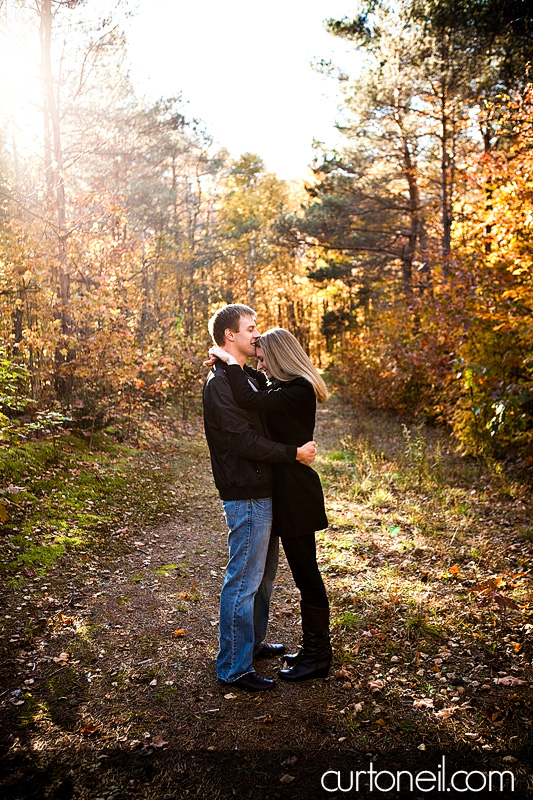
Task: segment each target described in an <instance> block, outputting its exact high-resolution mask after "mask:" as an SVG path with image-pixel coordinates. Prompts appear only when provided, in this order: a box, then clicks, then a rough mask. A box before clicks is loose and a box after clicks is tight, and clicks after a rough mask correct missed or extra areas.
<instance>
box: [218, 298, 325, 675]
mask: <svg viewBox="0 0 533 800" xmlns="http://www.w3.org/2000/svg"><path fill="white" fill-rule="evenodd" d="M209 331H210V333H211V336H212V338H213V340H214V341H215V342H216V346H215V347H212V348H211V350H210V351H209V353H210V356H211V360H210V361H209V362H206V363H208V364H211V365H212V366H211V370H210V372H209V375H208V377H207V379H206V382H205V384H204V390H203V404H204V425H205V434H206V439H207V443H208V445H209V451H210V455H211V466H212V470H213V476H214V479H215V484H216V487H217V489H218V492H219V494H220V497H221V499H222V503H223V506H224V514H225V517H226V522H227V525H228V529H229V533H228V545H229V561H228V564H227V567H226V577H225V580H224V585H223V587H222V591H221V594H220V633H219V651H218V656H217V675H218V679H219V682H220V683H221V684H222V685H227V686H231V687H237V688H240V689H244V690H247V691H264V690H267V689H272V688H273V687H274V686H275V681H273V680H269V679H268V678H264V677H263V676H261V675H260V674H259V673H257V672H256V671H255V669H254V666H253V662H254V660H256V659H260V658H269V657H275V656H282V655H283V654H284V653H285V647H284V645H281V644H270V643H267V642H266V641H265V637H266V631H267V625H268V616H269V606H270V595H271V592H272V585H273V582H274V578H275V575H276V570H277V565H278V551H279V540H280V539H281V542H282V544H283V549H284V551H285V555H286V557H287V561H288V563H289V566H290V568H291V572H292V575H293V578H294V581H295V583H296V586H297V587H298V589H299V590H300V594H301V603H300V607H301V614H302V629H303V643H302V647H301V648H300V650H299V651H298V652H297V653H295V654H293V655H285V656H284V658H285V662H286V664H287V667H286V668H285V669H280V670H279V672H278V675H279V677H280V678H281V679H282V680H287V681H300V680H306V679H309V678H320V677H325V676H326V675H327V674H328V670H329V666H330V663H331V645H330V640H329V604H328V598H327V594H326V590H325V587H324V583H323V581H322V577H321V575H320V571H319V569H318V565H317V561H316V545H315V531H317V530H322V529H323V528H325V527H327V524H328V522H327V519H326V514H325V510H324V498H323V494H322V487H321V485H320V480H319V477H318V475H317V474H316V472H315V471H314V470H313V469H311V464H312V462H313V461H314V459H315V457H316V452H317V451H316V443H315V442H314V441H313V430H314V425H315V413H316V402H317V400H318V401H319V402H322V401H324V400H326V398H327V389H326V386H325V384H324V381H323V380H322V378H321V377H320V375H319V373H318V372H317V370H316V368H315V367H314V366H313V364H312V363H311V361H310V360H309V358H308V356H307V354H306V353H305V351H304V350H303V348H302V347H301V345H300V344H299V343H298V341H297V340H296V339H295V337H294V336H293V335H292V334H291V333H289V331H286V330H284V329H283V328H274V329H272V330H270V331H267V332H266V333H265V334H263V335H260V334H259V331H258V330H257V326H256V314H255V312H254V311H253V310H252V309H251V308H249V307H248V306H245V305H240V304H232V305H228V306H224V308H221V309H219V310H218V311H217V312H216V313H215V314H214V315H213V317H212V318H211V320H210V322H209ZM249 357H254V358H256V359H257V366H258V370H254V369H251V368H250V367H249V366H247V364H246V359H247V358H249Z"/></svg>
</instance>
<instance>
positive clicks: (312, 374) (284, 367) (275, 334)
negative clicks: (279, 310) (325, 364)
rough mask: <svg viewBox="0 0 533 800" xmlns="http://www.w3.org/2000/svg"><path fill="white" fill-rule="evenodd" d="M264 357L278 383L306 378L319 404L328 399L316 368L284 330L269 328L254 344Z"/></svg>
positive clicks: (293, 338) (298, 344)
mask: <svg viewBox="0 0 533 800" xmlns="http://www.w3.org/2000/svg"><path fill="white" fill-rule="evenodd" d="M256 346H257V347H260V348H261V349H262V351H263V353H264V355H265V358H266V361H267V364H268V369H269V372H270V373H271V374H272V377H273V378H276V379H277V380H278V381H290V380H292V379H293V378H306V379H307V380H308V381H309V383H310V384H311V385H312V387H313V389H314V390H315V394H316V398H317V400H318V402H319V403H323V402H324V401H325V400H327V399H328V390H327V388H326V384H325V383H324V381H323V379H322V378H321V377H320V375H319V373H318V370H317V368H316V367H315V366H314V365H313V364H312V363H311V359H310V358H309V356H308V355H307V353H306V352H305V350H304V349H303V347H302V345H301V344H300V342H299V341H298V339H296V338H295V337H294V336H293V335H292V333H291V332H290V331H287V330H285V328H271V329H270V330H269V331H266V333H263V334H261V336H260V337H259V339H258V340H257V342H256Z"/></svg>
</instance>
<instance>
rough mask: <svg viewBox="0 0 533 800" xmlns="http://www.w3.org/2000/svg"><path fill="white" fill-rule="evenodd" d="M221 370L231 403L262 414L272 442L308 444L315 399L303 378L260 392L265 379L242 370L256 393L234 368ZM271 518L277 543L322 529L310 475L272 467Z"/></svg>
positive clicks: (320, 505)
mask: <svg viewBox="0 0 533 800" xmlns="http://www.w3.org/2000/svg"><path fill="white" fill-rule="evenodd" d="M224 368H225V370H226V374H227V376H228V380H229V382H230V386H231V389H232V391H233V394H234V396H235V400H236V401H237V403H238V404H239V405H240V406H243V408H248V409H256V410H260V411H262V412H264V414H265V417H266V423H267V427H268V432H269V434H270V437H271V438H272V439H273V441H275V442H282V443H283V444H295V445H296V446H297V447H301V446H302V445H304V444H305V443H306V442H309V441H311V440H312V438H313V433H314V428H315V416H316V395H315V390H314V389H313V387H312V385H311V384H310V383H309V381H308V380H306V378H294V379H293V380H291V381H285V382H278V383H276V384H275V388H271V389H268V390H266V391H265V389H266V379H265V376H264V375H263V374H262V373H261V372H257V371H256V370H252V369H251V368H250V367H245V370H246V372H248V373H249V374H250V375H251V376H252V377H253V378H254V379H255V380H256V381H257V382H258V383H259V385H260V386H261V387H262V388H263V391H257V390H256V389H255V388H254V387H253V386H252V384H251V382H250V381H249V380H248V377H247V375H246V372H245V371H243V370H242V369H241V368H240V366H239V365H238V364H231V365H224ZM273 514H274V524H273V530H274V532H275V533H277V534H279V535H280V536H282V537H292V536H302V535H305V534H309V533H313V532H314V531H320V530H323V528H327V526H328V520H327V517H326V512H325V509H324V495H323V492H322V486H321V484H320V478H319V477H318V475H317V473H316V472H315V471H314V469H312V468H311V467H306V466H305V465H304V464H300V463H299V462H298V461H295V462H294V463H291V464H276V465H275V466H274V496H273Z"/></svg>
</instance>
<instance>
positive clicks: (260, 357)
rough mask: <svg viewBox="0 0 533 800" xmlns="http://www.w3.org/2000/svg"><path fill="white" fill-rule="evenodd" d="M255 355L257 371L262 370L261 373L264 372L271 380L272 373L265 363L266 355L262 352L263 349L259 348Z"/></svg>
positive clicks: (256, 349)
mask: <svg viewBox="0 0 533 800" xmlns="http://www.w3.org/2000/svg"><path fill="white" fill-rule="evenodd" d="M255 355H256V357H257V369H258V370H260V371H261V372H264V373H265V375H266V376H267V378H271V377H272V373H271V372H270V370H269V369H268V364H267V363H266V361H265V355H264V353H263V351H262V350H261V347H259V346H257V347H256V348H255Z"/></svg>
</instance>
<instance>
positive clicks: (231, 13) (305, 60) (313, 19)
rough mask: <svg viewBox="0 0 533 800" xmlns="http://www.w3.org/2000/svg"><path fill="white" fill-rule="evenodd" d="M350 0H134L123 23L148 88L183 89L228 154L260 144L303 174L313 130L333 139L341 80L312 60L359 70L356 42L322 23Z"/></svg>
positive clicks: (266, 157) (293, 172)
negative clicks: (132, 12) (321, 70)
mask: <svg viewBox="0 0 533 800" xmlns="http://www.w3.org/2000/svg"><path fill="white" fill-rule="evenodd" d="M354 5H355V4H354V2H353V0H352V2H349V0H266V2H253V0H196V2H191V0H138V1H137V11H136V13H135V15H134V16H133V17H132V18H131V19H130V21H129V24H128V30H127V39H128V49H129V54H130V60H131V63H132V68H131V76H132V79H133V82H134V85H135V86H136V87H137V88H138V90H139V91H140V93H143V94H146V95H147V96H149V97H153V98H154V99H155V98H158V97H170V96H173V95H176V94H182V95H183V98H184V99H185V100H186V101H187V103H188V106H187V108H188V112H189V115H190V116H193V117H196V118H200V119H201V120H203V121H204V122H205V125H206V128H207V131H208V132H209V133H210V134H211V135H212V136H214V138H215V140H216V141H217V142H218V143H219V144H220V145H221V146H224V147H226V148H227V149H228V150H229V151H230V153H231V154H232V156H234V157H238V156H239V155H241V154H242V153H245V152H252V153H257V154H258V155H259V156H260V157H261V158H262V159H263V161H264V162H265V164H266V167H267V168H268V169H269V170H271V171H272V172H275V173H276V174H277V175H278V177H280V178H283V179H287V180H291V179H298V178H302V177H305V176H306V174H307V165H308V164H309V162H310V161H311V159H312V156H313V150H312V142H313V138H315V139H317V140H319V141H324V142H326V143H327V144H330V145H332V144H334V143H335V142H336V141H337V140H338V133H336V131H335V127H334V126H335V120H336V119H338V118H339V114H338V113H337V107H338V104H339V101H338V97H337V85H336V81H335V80H334V79H332V78H326V77H324V76H322V75H320V74H318V73H317V72H316V70H313V68H312V66H311V62H313V61H316V60H317V59H324V60H331V61H333V63H335V64H336V65H338V66H340V67H342V68H343V69H345V70H346V71H348V72H351V73H353V72H354V70H356V69H357V64H358V56H357V54H356V53H355V52H354V48H353V45H351V44H350V43H347V42H343V41H341V40H340V39H336V38H335V37H333V36H331V35H330V34H328V33H327V32H326V31H325V30H324V26H323V21H324V20H325V19H327V18H330V17H333V18H339V19H340V18H342V17H344V16H353V13H354Z"/></svg>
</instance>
